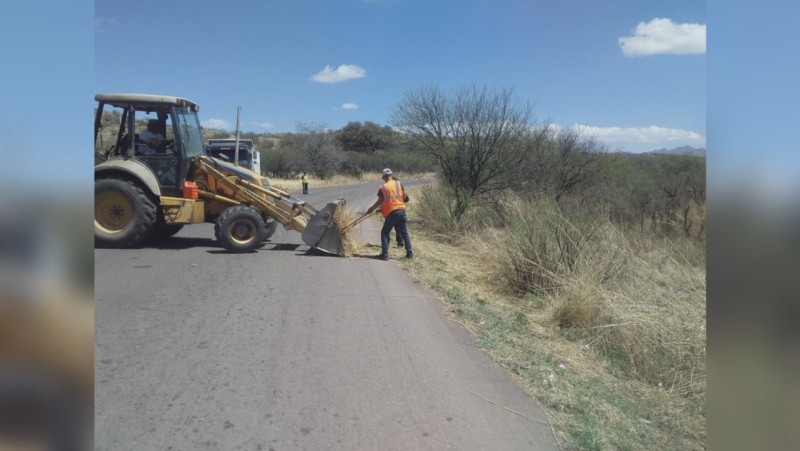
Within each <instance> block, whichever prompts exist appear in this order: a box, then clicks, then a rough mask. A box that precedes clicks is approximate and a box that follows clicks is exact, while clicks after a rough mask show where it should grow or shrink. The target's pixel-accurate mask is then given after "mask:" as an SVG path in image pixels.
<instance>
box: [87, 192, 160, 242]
mask: <svg viewBox="0 0 800 451" xmlns="http://www.w3.org/2000/svg"><path fill="white" fill-rule="evenodd" d="M155 223H156V204H155V202H153V200H152V199H151V198H150V197H149V196H148V195H147V194H146V193H145V191H144V189H142V187H140V186H139V185H137V184H135V183H134V182H132V181H130V180H123V179H114V178H101V179H97V180H95V182H94V239H95V245H96V246H98V247H111V248H127V247H134V246H138V245H139V244H141V243H142V242H144V241H145V240H146V239H147V238H148V237H149V236H150V234H151V233H152V232H153V227H154V226H155Z"/></svg>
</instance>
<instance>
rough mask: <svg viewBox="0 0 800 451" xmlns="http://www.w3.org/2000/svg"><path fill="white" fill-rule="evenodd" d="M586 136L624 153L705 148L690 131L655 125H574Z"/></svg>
mask: <svg viewBox="0 0 800 451" xmlns="http://www.w3.org/2000/svg"><path fill="white" fill-rule="evenodd" d="M572 127H577V128H579V129H580V130H581V131H582V132H583V133H585V134H586V135H588V136H594V137H595V138H596V139H597V140H598V141H602V142H605V143H606V144H608V145H609V147H610V148H611V150H617V149H619V150H622V151H625V152H634V153H639V152H648V151H651V150H656V149H662V148H666V149H670V148H674V147H679V146H692V147H705V146H706V138H705V137H704V136H703V135H701V134H699V133H697V132H693V131H690V130H682V129H679V128H666V127H659V126H657V125H651V126H649V127H595V126H591V125H583V124H575V125H573V126H572Z"/></svg>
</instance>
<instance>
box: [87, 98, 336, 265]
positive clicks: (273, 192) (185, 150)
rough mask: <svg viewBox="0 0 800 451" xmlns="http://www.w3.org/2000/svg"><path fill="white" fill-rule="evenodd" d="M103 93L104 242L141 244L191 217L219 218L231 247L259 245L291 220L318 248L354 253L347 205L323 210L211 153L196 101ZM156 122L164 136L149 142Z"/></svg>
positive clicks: (98, 169) (220, 237) (98, 230)
mask: <svg viewBox="0 0 800 451" xmlns="http://www.w3.org/2000/svg"><path fill="white" fill-rule="evenodd" d="M95 100H96V101H97V109H96V111H95V123H94V136H95V209H94V230H95V244H96V245H97V246H99V247H116V248H127V247H135V246H140V245H141V244H142V243H144V242H145V241H146V240H148V239H165V238H168V237H171V236H173V235H174V234H175V233H177V232H178V231H179V230H180V229H181V228H182V227H183V226H184V225H186V224H196V223H203V222H210V223H214V224H215V226H214V234H215V236H216V239H217V241H219V243H220V244H221V245H222V247H223V248H225V249H226V250H227V251H229V252H251V251H253V250H255V249H256V248H258V247H259V246H261V245H262V243H263V241H264V240H266V239H268V238H269V237H270V236H272V234H273V233H274V232H275V230H276V228H277V226H278V224H281V225H283V227H284V228H285V229H287V230H295V231H298V232H300V233H301V237H302V239H303V242H305V243H306V244H308V245H309V246H310V247H311V248H312V249H317V250H320V251H323V252H326V253H330V254H335V255H339V256H342V255H344V251H343V248H342V240H341V237H340V231H339V228H338V226H337V225H336V223H335V222H334V220H333V215H334V213H335V211H336V209H337V208H338V206H339V204H338V203H336V202H331V203H329V204H328V205H326V206H325V207H324V208H322V209H320V210H318V209H316V208H314V207H312V206H311V205H308V204H307V203H306V202H305V201H303V200H300V199H296V198H294V197H292V196H291V194H290V193H289V192H287V191H285V190H282V189H280V188H278V187H273V186H270V184H269V181H268V180H267V178H266V177H263V176H261V174H257V173H255V172H252V171H250V170H248V169H245V168H243V167H240V166H237V165H236V164H235V163H234V164H232V163H228V162H225V161H223V160H220V159H217V158H213V157H211V156H209V155H207V154H206V152H205V146H204V143H203V134H202V129H201V127H200V122H199V120H198V118H197V111H198V110H199V107H198V106H197V104H195V103H194V102H192V101H190V100H187V99H184V98H180V97H172V96H161V95H150V94H97V95H96V96H95ZM148 123H150V126H151V127H154V126H155V124H156V123H157V127H156V128H157V132H158V133H155V134H156V135H158V136H159V138H160V139H156V140H155V141H154V140H153V139H152V137H151V138H150V139H149V140H148V142H145V141H144V140H142V139H140V137H139V134H140V133H142V134H144V130H145V129H147V128H148ZM152 135H153V133H152V132H151V133H149V134H148V136H152Z"/></svg>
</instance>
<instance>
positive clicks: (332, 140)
mask: <svg viewBox="0 0 800 451" xmlns="http://www.w3.org/2000/svg"><path fill="white" fill-rule="evenodd" d="M296 128H297V146H298V148H299V149H298V150H299V151H300V152H301V154H302V155H303V157H304V160H305V164H306V165H307V167H306V168H305V169H303V170H305V171H308V172H310V173H312V174H314V175H315V176H316V177H319V178H321V179H324V178H327V177H329V176H330V175H331V174H333V173H334V172H336V169H337V168H338V166H339V162H340V161H341V159H342V158H341V153H342V152H341V148H340V147H339V144H338V143H337V142H336V137H335V134H334V132H333V131H332V130H330V129H328V128H327V127H326V126H325V124H316V123H304V122H298V123H297V125H296Z"/></svg>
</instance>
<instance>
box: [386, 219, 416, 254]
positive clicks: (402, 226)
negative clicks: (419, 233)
mask: <svg viewBox="0 0 800 451" xmlns="http://www.w3.org/2000/svg"><path fill="white" fill-rule="evenodd" d="M395 227H397V229H398V231H399V233H400V236H401V237H402V238H403V243H404V244H405V246H406V254H411V253H412V251H411V238H409V237H408V219H407V217H406V211H405V210H395V211H393V212H391V213H389V216H387V217H386V219H384V221H383V228H381V254H384V255H389V241H391V239H390V234H391V233H392V229H394V228H395Z"/></svg>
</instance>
